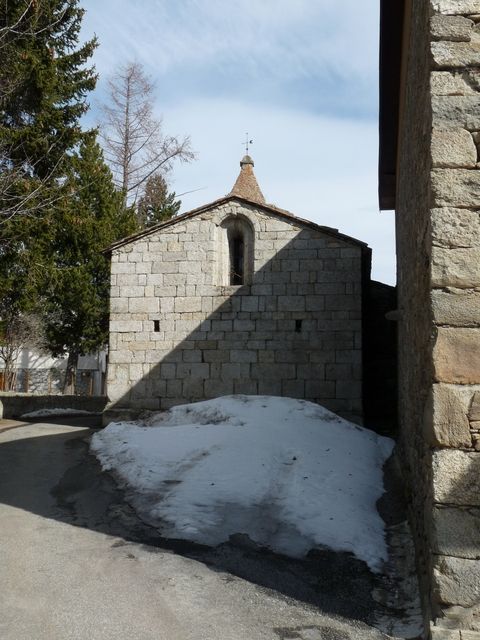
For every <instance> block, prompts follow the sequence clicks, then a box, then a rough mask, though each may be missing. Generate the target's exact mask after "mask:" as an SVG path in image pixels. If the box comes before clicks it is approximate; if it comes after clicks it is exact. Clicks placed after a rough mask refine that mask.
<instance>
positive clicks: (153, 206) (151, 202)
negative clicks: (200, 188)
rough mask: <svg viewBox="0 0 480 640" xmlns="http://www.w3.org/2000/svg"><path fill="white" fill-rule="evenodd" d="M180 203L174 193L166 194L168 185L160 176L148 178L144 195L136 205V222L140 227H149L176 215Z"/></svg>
mask: <svg viewBox="0 0 480 640" xmlns="http://www.w3.org/2000/svg"><path fill="white" fill-rule="evenodd" d="M181 204H182V203H181V201H180V200H177V199H176V195H175V192H172V193H169V192H168V185H167V183H166V181H165V178H164V177H163V176H162V175H161V174H155V175H153V176H150V178H148V180H147V182H146V185H145V193H144V195H143V196H142V198H141V199H140V201H139V203H138V221H139V224H140V226H141V227H151V226H152V225H154V224H157V223H158V222H163V221H165V220H169V219H170V218H173V217H174V216H176V215H177V213H178V211H179V210H180V206H181Z"/></svg>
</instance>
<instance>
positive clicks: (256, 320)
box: [107, 200, 369, 420]
mask: <svg viewBox="0 0 480 640" xmlns="http://www.w3.org/2000/svg"><path fill="white" fill-rule="evenodd" d="M229 216H241V217H243V220H244V221H247V222H248V224H249V225H251V229H252V234H251V237H252V240H251V242H253V247H247V254H248V255H251V256H252V260H253V264H252V269H251V273H252V275H251V282H250V283H249V284H245V285H243V286H226V285H225V284H224V282H225V274H224V273H223V270H224V269H225V251H228V247H226V245H225V236H224V234H223V229H224V226H225V225H224V224H222V223H224V222H225V219H226V218H228V217H229ZM362 255H365V260H363V259H362ZM368 258H369V251H368V250H367V249H366V248H365V246H364V245H362V244H361V243H357V242H355V241H351V242H348V241H346V240H345V239H342V238H341V237H340V236H337V235H336V234H334V233H332V234H328V233H325V232H322V231H320V230H317V229H316V228H312V227H309V226H308V225H305V224H301V223H300V222H299V223H296V222H294V221H292V222H290V221H289V220H285V219H284V218H282V217H281V216H275V215H274V214H270V213H266V212H265V211H264V210H262V209H261V208H256V207H254V206H248V205H247V204H245V203H242V204H241V203H240V202H237V201H235V200H229V201H227V202H226V203H224V204H222V205H221V206H217V207H214V208H211V209H207V210H206V211H204V212H203V213H201V215H197V216H195V217H191V218H188V219H184V220H180V221H177V222H176V223H175V224H173V225H170V226H167V227H165V228H163V229H162V230H160V231H157V232H154V233H153V234H152V235H149V236H147V237H145V238H139V239H137V240H136V241H134V242H132V243H130V244H126V245H123V246H120V247H119V248H117V249H115V250H114V251H113V253H112V289H111V309H110V312H111V315H110V352H109V371H108V382H107V385H108V395H109V398H110V400H111V401H112V407H114V408H116V409H120V408H122V407H130V408H133V409H137V410H140V409H159V408H166V407H169V406H172V405H175V404H179V403H183V402H188V401H195V400H201V399H205V398H211V397H216V396H221V395H226V394H232V393H245V394H270V395H284V396H291V397H295V398H306V399H309V400H312V401H317V402H321V403H322V404H324V405H325V406H327V407H329V408H330V409H332V410H334V411H337V412H339V413H341V414H343V415H346V416H349V417H353V418H355V419H357V420H360V418H361V414H362V400H361V398H362V380H361V378H362V366H361V364H362V363H361V353H362V352H361V347H362V344H361V341H362V338H361V331H362V324H361V317H362V314H361V305H362V296H361V291H362V264H363V263H364V262H365V261H366V262H368ZM362 260H363V262H362Z"/></svg>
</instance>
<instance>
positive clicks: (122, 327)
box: [110, 320, 143, 333]
mask: <svg viewBox="0 0 480 640" xmlns="http://www.w3.org/2000/svg"><path fill="white" fill-rule="evenodd" d="M142 329H143V324H142V322H140V321H135V320H114V321H112V322H110V331H113V332H118V333H126V332H130V331H132V332H137V331H142Z"/></svg>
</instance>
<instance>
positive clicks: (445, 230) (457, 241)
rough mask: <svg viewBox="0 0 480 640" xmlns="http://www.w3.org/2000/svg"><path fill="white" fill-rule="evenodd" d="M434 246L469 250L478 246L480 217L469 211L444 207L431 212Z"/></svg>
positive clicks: (479, 240)
mask: <svg viewBox="0 0 480 640" xmlns="http://www.w3.org/2000/svg"><path fill="white" fill-rule="evenodd" d="M431 230H432V241H433V244H434V245H439V246H441V247H458V248H464V249H469V248H472V247H479V246H480V215H479V213H478V211H472V210H470V209H454V208H451V207H445V208H440V209H432V210H431Z"/></svg>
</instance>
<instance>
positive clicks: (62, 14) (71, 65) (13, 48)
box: [0, 0, 97, 179]
mask: <svg viewBox="0 0 480 640" xmlns="http://www.w3.org/2000/svg"><path fill="white" fill-rule="evenodd" d="M2 11H3V13H2V22H1V26H2V27H4V28H6V27H8V25H16V28H15V29H10V30H7V31H6V32H5V36H4V39H3V40H4V41H3V42H2V56H3V59H4V61H8V65H5V64H2V65H0V144H1V146H2V149H3V150H4V153H6V154H7V155H8V159H9V161H10V163H11V168H13V167H15V168H17V169H21V170H23V173H24V176H25V178H35V177H37V178H39V179H45V178H47V177H57V176H62V171H63V169H64V166H65V162H67V163H68V157H66V156H68V153H69V152H70V151H71V150H72V149H73V148H74V147H75V145H77V144H78V143H79V142H80V141H81V140H82V139H83V138H84V135H85V134H84V133H83V132H82V130H81V128H80V126H79V121H80V118H81V117H82V115H83V114H84V113H85V112H86V111H87V109H88V104H87V101H86V96H87V95H88V93H89V92H90V91H92V90H93V89H94V87H95V83H96V74H95V71H94V69H93V67H90V68H88V67H85V64H86V63H87V62H88V60H89V58H90V57H91V55H92V53H93V51H94V49H95V47H96V45H97V43H96V40H95V39H92V40H90V41H89V42H86V43H85V44H83V45H82V46H80V47H78V38H79V33H80V27H81V21H82V16H83V14H84V10H83V9H80V8H79V6H78V0H42V1H41V2H30V3H28V4H27V6H26V7H25V3H24V2H9V3H5V7H3V8H2Z"/></svg>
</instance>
